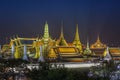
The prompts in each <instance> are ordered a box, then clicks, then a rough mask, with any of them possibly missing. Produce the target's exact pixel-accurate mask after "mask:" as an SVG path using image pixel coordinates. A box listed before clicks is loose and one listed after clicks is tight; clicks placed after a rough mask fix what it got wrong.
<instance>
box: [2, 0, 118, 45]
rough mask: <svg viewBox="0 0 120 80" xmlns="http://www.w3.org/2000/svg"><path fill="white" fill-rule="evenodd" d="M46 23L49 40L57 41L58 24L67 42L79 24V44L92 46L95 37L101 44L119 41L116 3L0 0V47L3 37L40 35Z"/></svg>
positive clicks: (107, 0)
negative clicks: (87, 43) (62, 28)
mask: <svg viewBox="0 0 120 80" xmlns="http://www.w3.org/2000/svg"><path fill="white" fill-rule="evenodd" d="M46 20H47V22H48V24H49V29H50V35H51V36H52V38H58V37H59V33H60V27H61V21H63V22H64V35H65V38H66V40H67V41H68V42H71V41H72V40H73V38H74V32H75V25H76V23H78V24H79V33H80V38H81V42H82V43H85V42H86V38H87V37H89V40H90V42H91V43H92V42H94V41H95V40H96V38H97V35H98V34H99V35H100V37H101V40H102V41H103V42H104V43H109V42H119V41H120V36H119V35H120V1H119V0H0V44H3V43H5V38H6V37H8V38H9V37H11V36H13V35H15V34H18V35H19V36H20V37H33V36H34V37H36V36H37V35H38V34H39V35H41V36H42V35H43V28H44V23H45V21H46Z"/></svg>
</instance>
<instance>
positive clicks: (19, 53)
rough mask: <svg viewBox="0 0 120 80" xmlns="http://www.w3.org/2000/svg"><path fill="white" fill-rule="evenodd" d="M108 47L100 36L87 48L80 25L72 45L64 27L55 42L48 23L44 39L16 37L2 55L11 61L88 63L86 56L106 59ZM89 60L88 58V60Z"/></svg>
mask: <svg viewBox="0 0 120 80" xmlns="http://www.w3.org/2000/svg"><path fill="white" fill-rule="evenodd" d="M106 47H107V46H106V45H105V44H102V43H101V41H100V38H99V36H98V38H97V41H96V42H95V43H94V44H92V45H91V46H90V47H89V42H88V41H87V46H86V48H83V44H82V43H81V41H80V36H79V31H78V24H77V25H76V32H75V36H74V40H73V42H72V43H67V41H66V39H65V38H64V32H63V25H62V27H61V33H60V37H59V38H58V39H57V40H55V39H52V38H51V37H50V34H49V27H48V23H47V22H45V26H44V35H43V37H42V38H40V37H39V36H38V37H36V38H21V37H19V36H14V37H12V38H11V39H10V43H9V44H5V45H3V47H2V49H1V53H0V55H1V56H2V58H5V59H9V58H15V59H19V58H22V59H24V60H28V61H30V60H37V61H38V62H39V61H42V62H43V61H70V62H83V61H86V59H85V58H84V56H90V57H104V56H106V55H105V54H106V53H105V50H106ZM87 60H88V58H87Z"/></svg>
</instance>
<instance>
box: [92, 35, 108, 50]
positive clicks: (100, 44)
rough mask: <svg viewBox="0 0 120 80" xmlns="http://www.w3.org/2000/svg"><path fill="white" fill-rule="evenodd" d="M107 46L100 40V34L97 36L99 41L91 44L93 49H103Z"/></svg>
mask: <svg viewBox="0 0 120 80" xmlns="http://www.w3.org/2000/svg"><path fill="white" fill-rule="evenodd" d="M106 47H107V46H106V45H105V44H103V43H102V42H101V41H100V38H99V36H98V38H97V41H96V42H95V43H94V44H92V45H91V46H90V48H91V49H102V48H106Z"/></svg>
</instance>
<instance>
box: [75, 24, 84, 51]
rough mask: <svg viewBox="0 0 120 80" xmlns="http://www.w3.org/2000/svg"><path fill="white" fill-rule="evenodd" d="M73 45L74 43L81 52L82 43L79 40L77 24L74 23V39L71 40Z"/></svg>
mask: <svg viewBox="0 0 120 80" xmlns="http://www.w3.org/2000/svg"><path fill="white" fill-rule="evenodd" d="M73 45H75V46H76V47H77V48H79V50H80V52H82V44H81V42H80V37H79V31H78V24H77V25H76V33H75V38H74V41H73Z"/></svg>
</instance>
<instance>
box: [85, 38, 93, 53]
mask: <svg viewBox="0 0 120 80" xmlns="http://www.w3.org/2000/svg"><path fill="white" fill-rule="evenodd" d="M84 54H86V55H90V54H91V50H90V47H89V41H88V39H87V47H86V49H85V50H84Z"/></svg>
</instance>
